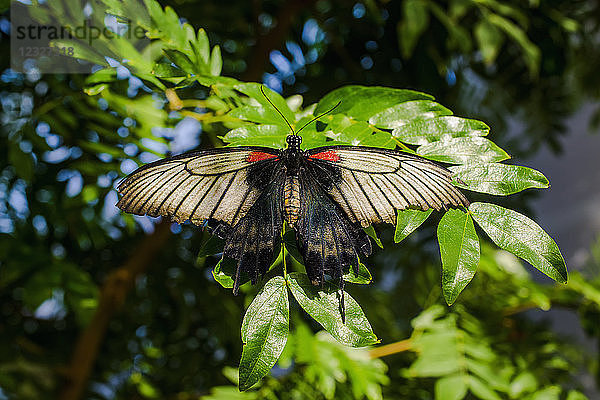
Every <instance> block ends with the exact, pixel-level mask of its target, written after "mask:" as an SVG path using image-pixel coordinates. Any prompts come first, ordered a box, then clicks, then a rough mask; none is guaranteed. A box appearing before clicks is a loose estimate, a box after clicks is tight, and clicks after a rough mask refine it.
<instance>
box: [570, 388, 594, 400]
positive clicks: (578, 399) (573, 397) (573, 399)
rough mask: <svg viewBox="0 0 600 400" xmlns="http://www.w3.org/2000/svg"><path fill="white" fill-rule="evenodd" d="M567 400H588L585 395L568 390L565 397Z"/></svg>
mask: <svg viewBox="0 0 600 400" xmlns="http://www.w3.org/2000/svg"><path fill="white" fill-rule="evenodd" d="M567 400H589V399H588V397H587V396H586V395H584V394H583V393H581V392H580V391H578V390H569V394H568V395H567Z"/></svg>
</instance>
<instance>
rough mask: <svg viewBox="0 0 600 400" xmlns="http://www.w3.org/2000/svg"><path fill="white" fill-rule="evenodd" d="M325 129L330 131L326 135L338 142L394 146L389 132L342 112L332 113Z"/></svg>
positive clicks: (383, 146)
mask: <svg viewBox="0 0 600 400" xmlns="http://www.w3.org/2000/svg"><path fill="white" fill-rule="evenodd" d="M326 129H327V130H331V131H332V132H329V133H328V135H327V136H328V137H329V138H331V139H333V140H335V141H336V142H338V143H340V144H342V143H343V144H351V145H353V146H373V147H382V148H389V149H393V148H396V142H395V141H394V140H393V138H392V136H391V135H390V133H389V132H384V131H380V130H378V129H374V128H373V126H372V125H369V124H368V123H367V122H365V121H356V120H353V119H351V118H348V117H346V116H345V115H343V114H337V115H334V116H333V117H332V120H331V122H330V123H329V124H328V125H327V128H326Z"/></svg>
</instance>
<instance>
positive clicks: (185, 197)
mask: <svg viewBox="0 0 600 400" xmlns="http://www.w3.org/2000/svg"><path fill="white" fill-rule="evenodd" d="M265 97H266V96H265ZM267 100H268V98H267ZM269 101H270V100H269ZM334 108H335V107H334ZM330 111H331V110H330ZM319 117H320V116H319ZM319 117H316V118H319ZM316 118H315V119H316ZM290 129H291V127H290ZM286 142H287V148H286V149H285V150H279V149H273V148H269V147H258V146H256V147H255V146H247V147H234V148H220V149H213V150H206V151H198V152H192V153H188V154H182V155H179V156H175V157H170V158H166V159H164V160H159V161H156V162H153V163H150V164H147V165H144V166H142V167H141V168H139V169H138V170H136V171H135V172H133V173H132V174H131V175H129V176H128V177H127V178H126V179H125V180H123V181H122V182H121V183H120V184H119V186H118V190H119V192H120V193H121V194H122V197H121V199H120V200H119V202H118V203H117V206H118V207H119V208H120V209H122V210H123V211H125V212H129V213H133V214H137V215H149V216H152V217H156V216H165V217H170V218H172V219H173V220H175V221H177V222H179V223H182V222H184V221H186V220H190V221H191V222H192V223H194V224H196V225H200V226H208V228H209V230H210V231H211V233H212V234H214V235H216V236H218V237H220V238H221V239H224V240H225V247H224V250H223V255H224V256H225V257H228V258H232V259H235V260H237V271H236V274H235V279H234V282H235V283H234V287H233V290H234V293H237V290H238V287H239V284H240V276H241V274H242V273H245V274H247V275H248V276H249V277H250V279H251V281H252V283H255V282H256V281H257V280H258V279H259V278H260V277H261V276H262V275H264V274H265V273H266V272H267V271H268V269H269V266H270V265H271V264H272V262H273V259H274V256H276V254H274V249H276V248H277V247H278V245H279V244H280V243H281V233H282V227H283V222H284V221H286V222H287V224H288V225H289V226H290V227H292V228H294V229H295V231H296V238H297V241H298V243H299V250H300V253H301V255H302V257H303V258H304V265H305V267H306V273H307V274H308V277H309V278H310V280H311V281H312V283H313V284H315V285H318V284H323V282H324V281H325V278H326V276H330V277H331V278H333V279H337V280H339V282H340V286H342V285H343V280H342V274H343V273H344V271H346V270H348V268H350V267H352V268H354V269H355V271H356V273H358V266H359V260H358V258H359V256H361V255H362V256H365V257H366V256H369V255H370V254H371V242H370V240H369V237H368V235H367V234H366V233H365V231H364V230H363V228H366V227H368V226H369V225H371V224H376V223H384V222H385V223H389V224H395V223H396V211H397V210H403V209H407V208H419V209H422V210H427V209H430V208H433V209H435V210H441V209H446V208H447V207H459V206H465V207H467V206H468V204H469V202H468V200H467V199H466V198H465V196H464V195H463V194H462V193H461V192H460V191H459V190H458V189H457V188H456V187H455V186H453V185H452V183H451V182H452V177H451V173H450V171H448V170H447V169H445V168H444V167H442V166H440V165H438V164H436V163H434V162H431V161H429V160H426V159H424V158H422V157H419V156H415V155H411V154H407V153H403V152H400V151H396V150H387V149H381V148H374V147H358V146H326V147H317V148H313V149H310V150H306V151H303V150H301V149H300V144H301V143H302V137H301V136H299V135H298V132H294V131H293V129H292V133H291V134H290V135H288V136H287V138H286Z"/></svg>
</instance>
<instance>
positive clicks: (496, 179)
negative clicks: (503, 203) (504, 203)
mask: <svg viewBox="0 0 600 400" xmlns="http://www.w3.org/2000/svg"><path fill="white" fill-rule="evenodd" d="M450 170H451V171H452V172H454V179H455V181H454V184H455V185H456V186H459V187H462V188H465V189H469V190H472V191H474V192H481V193H489V194H495V195H501V196H505V195H509V194H513V193H517V192H520V191H522V190H525V189H529V188H547V187H549V186H550V184H549V182H548V179H546V177H545V176H544V175H543V174H542V173H541V172H539V171H536V170H534V169H531V168H527V167H522V166H519V165H509V164H499V163H489V164H472V165H456V166H452V167H450Z"/></svg>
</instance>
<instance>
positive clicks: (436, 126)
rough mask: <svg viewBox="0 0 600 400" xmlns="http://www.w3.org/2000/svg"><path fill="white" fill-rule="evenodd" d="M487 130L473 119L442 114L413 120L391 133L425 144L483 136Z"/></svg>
mask: <svg viewBox="0 0 600 400" xmlns="http://www.w3.org/2000/svg"><path fill="white" fill-rule="evenodd" d="M489 130H490V128H489V126H487V125H486V124H485V123H483V122H481V121H477V120H475V119H466V118H460V117H455V116H444V117H438V118H429V119H417V120H414V121H412V122H409V123H407V124H404V125H402V126H400V127H398V128H396V129H394V131H393V132H392V135H393V136H394V137H396V138H398V139H399V140H401V141H402V142H405V143H408V144H427V143H431V142H435V141H438V140H440V139H442V138H447V139H450V138H452V137H462V136H485V135H487V134H488V132H489Z"/></svg>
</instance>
